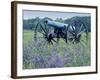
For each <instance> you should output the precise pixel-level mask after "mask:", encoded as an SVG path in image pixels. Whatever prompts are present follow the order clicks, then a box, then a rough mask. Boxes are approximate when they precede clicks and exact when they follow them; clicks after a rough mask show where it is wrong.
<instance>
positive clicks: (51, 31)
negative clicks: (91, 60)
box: [34, 19, 88, 44]
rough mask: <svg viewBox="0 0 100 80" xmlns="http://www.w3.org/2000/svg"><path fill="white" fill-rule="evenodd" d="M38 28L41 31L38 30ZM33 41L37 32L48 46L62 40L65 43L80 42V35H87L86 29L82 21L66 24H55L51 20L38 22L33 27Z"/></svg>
mask: <svg viewBox="0 0 100 80" xmlns="http://www.w3.org/2000/svg"><path fill="white" fill-rule="evenodd" d="M38 28H40V29H41V30H38ZM34 32H35V34H34V39H35V40H36V39H37V32H40V33H41V34H43V37H44V39H46V40H47V41H48V42H49V43H50V44H53V42H59V39H60V38H62V39H63V40H64V41H65V42H66V43H67V42H68V40H69V41H72V42H76V43H77V42H80V38H81V35H82V33H84V32H85V33H86V34H87V32H88V31H87V27H86V25H85V24H84V23H83V22H82V21H78V22H77V21H71V22H70V23H68V24H65V23H60V22H56V21H53V20H47V19H46V20H40V21H39V22H38V23H37V25H36V27H35V31H34Z"/></svg>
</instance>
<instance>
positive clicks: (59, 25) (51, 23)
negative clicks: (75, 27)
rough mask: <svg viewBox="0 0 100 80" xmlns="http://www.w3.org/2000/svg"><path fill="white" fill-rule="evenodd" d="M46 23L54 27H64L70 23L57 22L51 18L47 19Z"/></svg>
mask: <svg viewBox="0 0 100 80" xmlns="http://www.w3.org/2000/svg"><path fill="white" fill-rule="evenodd" d="M45 23H46V24H47V25H49V26H51V27H54V28H64V27H67V26H68V24H64V23H60V22H56V21H51V20H45Z"/></svg>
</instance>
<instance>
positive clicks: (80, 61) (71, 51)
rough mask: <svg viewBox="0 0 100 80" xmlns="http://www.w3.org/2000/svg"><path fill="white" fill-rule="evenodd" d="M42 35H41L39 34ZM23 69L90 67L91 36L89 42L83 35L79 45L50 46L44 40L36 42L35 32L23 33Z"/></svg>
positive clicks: (40, 39) (69, 43)
mask: <svg viewBox="0 0 100 80" xmlns="http://www.w3.org/2000/svg"><path fill="white" fill-rule="evenodd" d="M39 35H40V33H39ZM23 40H24V41H23V47H24V49H23V69H34V68H55V67H75V66H89V65H90V64H91V63H90V56H91V54H90V53H91V52H90V51H91V50H90V34H89V35H88V40H86V39H85V34H83V35H82V38H81V41H80V42H79V43H77V44H76V43H74V44H73V43H71V42H68V43H65V41H63V39H60V41H59V43H58V44H57V43H55V44H54V45H49V44H48V43H47V42H46V41H45V40H44V39H43V38H38V39H37V41H34V32H33V31H30V30H24V32H23Z"/></svg>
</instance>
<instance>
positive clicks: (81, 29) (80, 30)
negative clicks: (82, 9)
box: [78, 24, 83, 33]
mask: <svg viewBox="0 0 100 80" xmlns="http://www.w3.org/2000/svg"><path fill="white" fill-rule="evenodd" d="M82 28H83V24H81V27H80V28H79V31H78V33H80V32H81V30H82Z"/></svg>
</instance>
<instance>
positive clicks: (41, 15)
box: [23, 10, 90, 20]
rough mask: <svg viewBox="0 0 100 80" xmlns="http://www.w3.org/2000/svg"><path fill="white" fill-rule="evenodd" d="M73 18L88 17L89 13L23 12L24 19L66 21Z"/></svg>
mask: <svg viewBox="0 0 100 80" xmlns="http://www.w3.org/2000/svg"><path fill="white" fill-rule="evenodd" d="M74 16H90V13H73V12H55V11H36V10H35V11H34V10H23V18H24V19H32V18H36V17H39V18H44V17H49V18H51V19H54V20H55V19H56V18H62V19H67V18H71V17H74Z"/></svg>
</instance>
